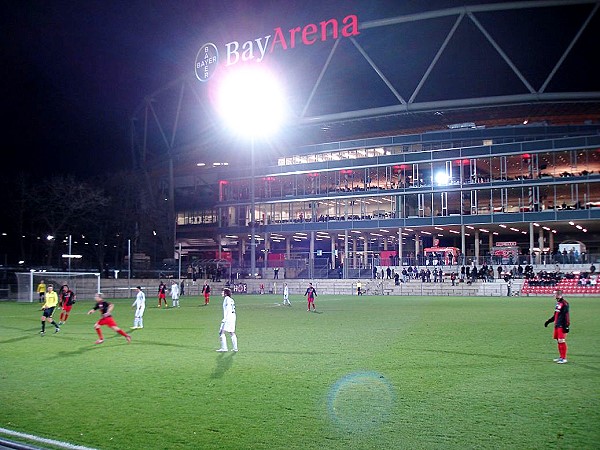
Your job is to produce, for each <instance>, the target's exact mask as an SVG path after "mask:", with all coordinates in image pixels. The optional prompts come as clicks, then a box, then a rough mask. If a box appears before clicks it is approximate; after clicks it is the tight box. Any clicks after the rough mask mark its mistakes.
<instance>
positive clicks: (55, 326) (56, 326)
mask: <svg viewBox="0 0 600 450" xmlns="http://www.w3.org/2000/svg"><path fill="white" fill-rule="evenodd" d="M50 323H51V324H52V325H54V328H58V324H57V323H56V322H55V321H54V320H53V321H52V322H50Z"/></svg>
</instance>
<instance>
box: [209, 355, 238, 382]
mask: <svg viewBox="0 0 600 450" xmlns="http://www.w3.org/2000/svg"><path fill="white" fill-rule="evenodd" d="M234 355H235V352H227V353H225V352H223V353H219V354H218V355H217V365H216V366H215V368H214V369H213V371H212V373H211V374H210V378H212V379H215V378H222V377H223V375H225V372H227V371H228V370H229V369H231V366H232V365H233V357H234Z"/></svg>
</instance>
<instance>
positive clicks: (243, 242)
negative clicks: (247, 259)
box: [239, 238, 246, 267]
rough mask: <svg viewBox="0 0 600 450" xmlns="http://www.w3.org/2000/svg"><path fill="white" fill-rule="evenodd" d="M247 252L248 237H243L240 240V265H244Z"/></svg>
mask: <svg viewBox="0 0 600 450" xmlns="http://www.w3.org/2000/svg"><path fill="white" fill-rule="evenodd" d="M245 254H246V239H245V238H242V239H241V240H240V254H239V262H240V267H243V266H244V255H245Z"/></svg>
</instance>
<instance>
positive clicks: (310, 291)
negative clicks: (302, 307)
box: [304, 283, 317, 311]
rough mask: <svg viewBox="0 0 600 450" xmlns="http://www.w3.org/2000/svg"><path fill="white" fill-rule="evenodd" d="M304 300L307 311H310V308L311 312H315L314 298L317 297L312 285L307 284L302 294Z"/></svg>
mask: <svg viewBox="0 0 600 450" xmlns="http://www.w3.org/2000/svg"><path fill="white" fill-rule="evenodd" d="M304 295H305V296H306V299H307V300H308V309H307V311H310V307H311V306H312V309H313V311H316V310H317V307H316V306H315V297H316V296H317V290H316V289H315V288H314V287H313V285H312V283H308V287H307V288H306V292H305V293H304Z"/></svg>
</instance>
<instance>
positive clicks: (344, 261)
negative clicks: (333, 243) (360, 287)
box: [342, 230, 348, 279]
mask: <svg viewBox="0 0 600 450" xmlns="http://www.w3.org/2000/svg"><path fill="white" fill-rule="evenodd" d="M342 261H343V263H344V273H343V275H342V276H343V277H344V279H346V278H348V230H344V258H343V259H342Z"/></svg>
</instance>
